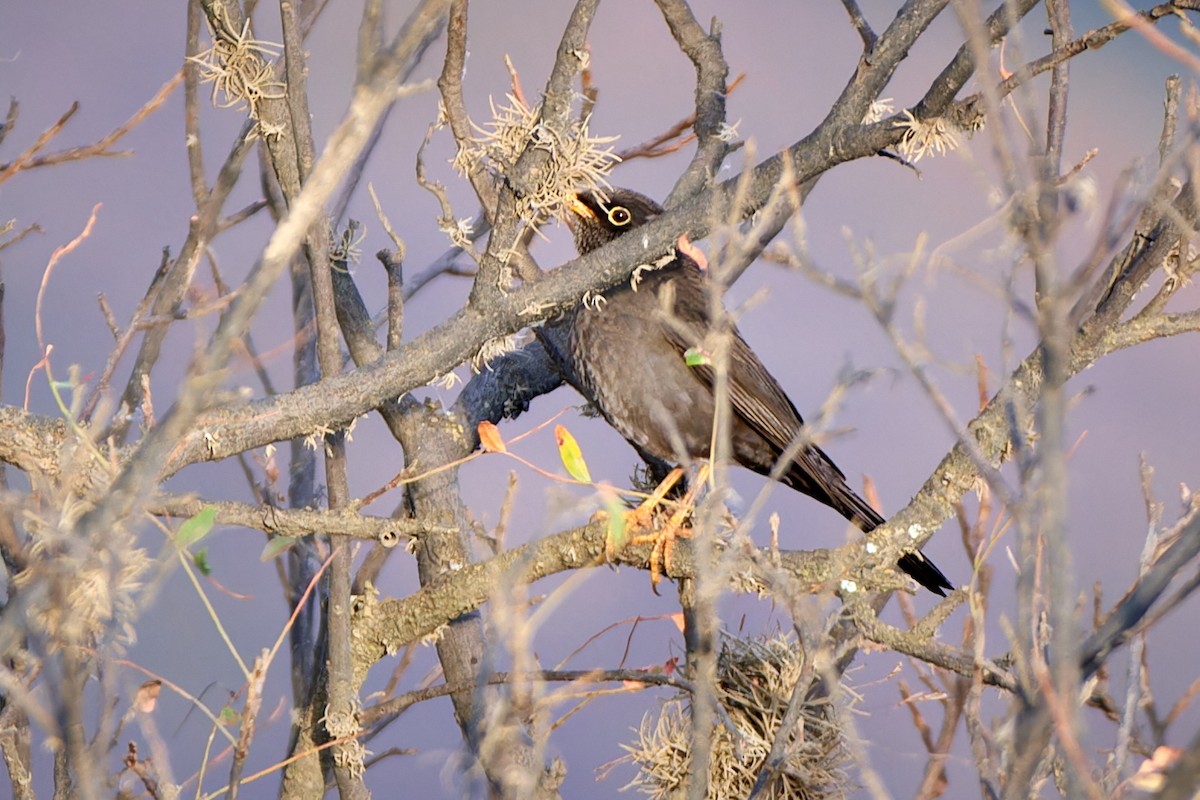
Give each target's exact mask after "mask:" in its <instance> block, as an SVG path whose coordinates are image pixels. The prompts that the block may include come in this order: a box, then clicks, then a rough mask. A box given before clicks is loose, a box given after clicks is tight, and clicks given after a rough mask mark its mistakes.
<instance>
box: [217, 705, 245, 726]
mask: <svg viewBox="0 0 1200 800" xmlns="http://www.w3.org/2000/svg"><path fill="white" fill-rule="evenodd" d="M217 719H219V720H220V721H221V724H222V725H225V726H226V727H229V728H234V727H237V724H238V723H239V722H241V720H242V715H241V714H239V713H238V710H237V709H236V708H233V707H232V706H225V707H224V708H222V709H221V713H220V714H218V715H217Z"/></svg>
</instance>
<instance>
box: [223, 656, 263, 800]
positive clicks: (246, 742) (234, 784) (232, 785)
mask: <svg viewBox="0 0 1200 800" xmlns="http://www.w3.org/2000/svg"><path fill="white" fill-rule="evenodd" d="M266 679H267V664H266V662H265V660H264V658H263V657H262V656H259V657H258V658H257V659H255V661H254V669H253V670H251V674H250V682H249V684H248V685H247V687H246V705H245V707H244V708H243V709H242V724H241V732H240V733H239V735H238V743H237V746H236V747H235V748H234V750H233V759H232V761H231V762H230V765H229V792H228V794H227V797H228V798H229V800H237V796H238V790H239V789H240V788H241V784H242V773H243V772H244V771H245V768H246V757H247V756H248V755H249V754H250V743H251V742H253V741H254V731H255V726H256V723H257V722H258V712H259V711H260V710H262V690H263V683H264V682H265V681H266Z"/></svg>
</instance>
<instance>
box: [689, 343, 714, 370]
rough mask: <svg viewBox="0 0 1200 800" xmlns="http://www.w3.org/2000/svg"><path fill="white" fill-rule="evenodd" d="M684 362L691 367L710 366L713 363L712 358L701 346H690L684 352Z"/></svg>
mask: <svg viewBox="0 0 1200 800" xmlns="http://www.w3.org/2000/svg"><path fill="white" fill-rule="evenodd" d="M683 363H685V364H687V365H688V366H689V367H708V366H711V365H712V359H711V358H710V357H709V355H708V353H706V352H704V351H703V350H702V349H700V348H699V347H689V348H688V349H687V352H685V353H684V354H683Z"/></svg>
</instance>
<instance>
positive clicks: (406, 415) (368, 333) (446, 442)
mask: <svg viewBox="0 0 1200 800" xmlns="http://www.w3.org/2000/svg"><path fill="white" fill-rule="evenodd" d="M334 283H335V286H336V289H337V292H336V294H337V309H338V317H339V321H340V323H341V327H342V330H343V332H344V334H345V337H346V341H347V344H348V345H349V347H350V352H351V355H352V357H353V358H354V360H355V362H356V363H362V362H363V361H368V360H372V359H374V358H378V357H379V356H380V355H382V352H383V350H382V348H380V347H379V344H378V343H377V342H376V341H375V339H374V333H373V328H372V326H371V324H370V317H369V315H368V314H367V312H366V308H365V306H364V305H363V303H362V299H361V297H360V296H359V295H358V292H357V290H356V289H355V287H354V285H353V281H352V280H351V278H350V276H349V274H347V273H343V272H337V273H334ZM547 372H548V371H547ZM504 373H509V374H511V372H510V370H507V369H497V370H496V371H495V372H487V373H481V374H480V375H477V376H476V377H475V378H474V379H473V380H472V381H471V383H470V384H468V386H467V387H465V388H464V390H463V392H462V394H461V395H460V398H459V401H458V402H459V406H460V408H461V407H462V404H463V403H469V402H470V401H471V398H478V397H479V390H478V389H476V390H475V391H472V387H473V386H476V385H482V384H487V383H489V382H490V378H489V377H487V376H491V375H496V374H504ZM556 385H557V381H556ZM502 388H507V387H502ZM494 405H497V404H496V403H494V402H493V407H494ZM380 413H381V414H382V416H383V418H384V420H385V422H387V424H388V427H389V429H390V430H391V431H392V434H393V436H395V437H396V438H397V440H398V441H399V442H400V443H401V446H402V447H403V449H404V453H405V460H406V462H409V463H412V462H413V460H417V461H419V462H420V464H421V465H422V468H423V469H425V470H430V469H433V468H436V467H438V466H441V465H442V464H448V463H452V462H453V461H455V460H457V459H459V458H461V457H462V456H464V455H466V454H468V453H470V452H471V451H472V450H474V449H475V442H474V441H473V439H472V440H471V441H469V442H464V441H463V440H462V438H461V436H460V435H457V433H456V432H457V431H460V430H469V431H471V432H472V433H474V430H475V424H473V423H470V422H469V421H467V420H463V419H462V416H463V413H462V411H459V413H458V414H455V415H453V416H446V415H442V414H440V413H439V412H437V411H436V410H435V409H431V408H426V407H424V406H420V405H418V404H417V403H415V402H414V401H412V400H411V399H410V400H408V401H407V402H404V401H401V402H398V403H389V404H388V405H386V406H383V407H381V408H380ZM498 418H499V417H498V416H497V417H496V419H498ZM410 497H411V505H412V508H413V510H414V512H415V516H416V519H417V520H419V521H422V522H425V523H431V524H432V528H436V530H431V531H430V532H429V533H428V534H426V535H424V536H421V537H419V538H418V540H417V541H418V546H417V549H416V555H417V570H418V574H419V576H420V578H421V583H422V585H425V584H427V583H429V582H431V581H433V580H435V579H436V578H438V577H439V576H443V575H445V574H446V573H447V571H448V570H451V569H452V565H454V566H459V567H460V566H462V565H465V564H469V563H470V562H471V560H472V558H471V552H470V545H469V540H468V532H469V530H470V526H469V523H468V517H467V514H466V509H465V508H464V507H463V506H462V500H461V496H460V494H459V490H458V477H457V470H446V471H443V472H439V473H436V474H433V475H430V476H429V477H426V478H424V479H422V480H418V481H415V482H414V483H412V484H410ZM450 574H451V575H453V574H454V573H453V572H450ZM364 624H365V620H358V621H357V622H356V625H357V626H358V627H359V628H362V627H363V626H364ZM442 624H444V625H447V626H448V627H447V628H446V630H445V633H444V634H443V635H442V636H441V637H439V639H438V641H437V650H438V658H439V660H440V662H441V664H442V671H443V674H444V675H445V676H446V681H447V683H449V684H450V685H455V686H464V687H473V686H474V685H475V681H476V678H477V674H476V665H478V664H482V663H484V662H485V658H486V641H487V640H486V630H485V629H484V626H483V622H482V619H481V618H480V616H479V614H478V613H477V611H476V610H475V609H472V610H471V611H470V612H467V613H463V614H455V615H454V616H452V617H448V618H447V619H446V620H444V621H443V623H442ZM368 641H369V640H368ZM355 657H356V659H357V661H356V668H357V669H358V670H360V671H361V672H362V673H363V674H365V672H366V669H367V668H368V667H369V666H370V665H371V664H373V663H374V661H375V660H377V659H376V658H375V657H373V656H372V655H367V654H365V653H364V652H362V651H359V652H357V653H356V656H355ZM482 699H483V698H481V697H480V696H478V695H477V694H476V692H474V691H473V690H472V689H463V690H461V691H457V692H454V693H452V694H451V700H452V702H453V704H454V709H455V718H456V720H457V721H458V724H459V727H460V729H461V730H462V731H463V736H464V739H465V740H466V742H467V744H468V747H469V748H470V750H471V752H472V754H473V755H475V756H476V757H477V758H479V759H480V761H481V765H482V766H483V769H484V772H485V774H486V775H487V777H488V781H489V783H490V784H491V785H492V787H493V788H497V789H501V788H503V787H505V786H506V785H507V784H506V781H509V780H511V779H512V778H513V776H525V777H526V778H528V779H529V780H530V781H532V782H533V784H534V785H538V784H539V783H540V780H539V779H538V777H537V776H538V775H539V774H540V773H542V772H543V771H544V768H542V767H539V766H537V765H536V763H535V762H534V758H533V755H534V754H533V751H532V749H531V748H530V747H529V746H528V744H527V743H526V742H525V741H523V740H522V738H521V737H520V736H518V735H516V732H518V731H520V729H521V727H520V725H519V724H516V723H517V721H516V720H512V721H510V724H504V721H503V720H489V719H487V713H488V709H487V708H485V706H484V704H483V703H482V702H481V701H482ZM493 724H494V725H495V729H496V730H498V731H504V732H505V734H504V735H505V736H506V739H505V740H501V734H499V733H494V732H493V731H492V730H490V729H489V726H490V725H493ZM489 736H491V737H492V738H491V740H490V741H486V742H485V740H486V739H488V737H489ZM485 745H486V746H485ZM539 791H540V790H539ZM539 796H546V797H550V796H554V792H553V791H552V790H547V792H546V793H545V794H544V795H539Z"/></svg>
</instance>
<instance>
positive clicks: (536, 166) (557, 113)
mask: <svg viewBox="0 0 1200 800" xmlns="http://www.w3.org/2000/svg"><path fill="white" fill-rule="evenodd" d="M598 4H599V0H577V2H576V4H575V8H574V9H573V10H572V12H571V17H570V19H569V20H568V21H567V25H566V28H565V29H564V30H563V35H562V38H561V40H560V41H559V44H558V50H557V52H556V53H555V57H554V66H553V67H552V68H551V70H550V77H549V78H548V79H547V81H546V88H545V90H544V92H543V95H542V103H541V110H540V119H539V123H538V126H539V128H543V129H545V131H546V132H545V133H543V134H541V135H542V136H543V137H546V138H550V139H553V140H559V141H561V140H563V139H565V138H566V137H567V134H568V133H569V131H570V126H571V106H572V100H573V98H574V91H573V89H572V84H573V82H574V80H575V76H576V75H577V74H578V73H579V71H580V70H581V69H582V68H583V65H584V63H585V62H584V59H585V52H586V50H587V33H588V29H589V27H590V26H591V23H592V17H593V16H594V15H595V13H596V6H597V5H598ZM447 63H449V59H447ZM460 76H461V73H460ZM550 159H551V154H550V152H549V151H548V150H546V149H544V148H542V147H538V146H536V142H535V141H534V140H532V139H531V140H530V142H529V143H528V144H527V145H526V147H525V150H524V152H522V153H521V155H520V156H518V158H517V162H516V164H514V165H513V167H512V169H511V170H509V172H508V173H507V174H505V176H504V181H503V183H502V184H501V186H500V190H499V195H498V198H497V204H496V206H495V209H496V211H495V215H494V216H493V218H492V220H491V222H492V235H491V236H490V237H488V244H487V249H486V250H485V251H484V254H483V259H482V260H481V261H480V264H479V271H478V273H477V274H476V276H475V281H474V283H473V284H472V285H471V295H470V299H469V304H470V305H472V306H480V305H486V304H487V303H489V302H490V301H491V300H492V299H493V298H494V297H496V296H498V295H500V294H501V293H503V292H504V291H506V284H507V283H508V281H507V279H506V278H505V277H504V273H505V272H506V271H507V270H509V269H511V268H512V266H513V264H514V263H518V264H520V263H523V260H522V262H514V251H519V252H521V253H524V252H525V247H524V246H523V245H521V243H520V237H521V235H522V219H521V216H520V214H519V213H518V208H519V200H520V198H522V197H525V196H529V195H532V194H534V187H535V185H536V184H537V182H538V179H539V178H540V177H541V175H542V173H543V172H544V171H545V170H546V169H547V168H548V167H549V164H550ZM480 199H481V200H482V197H481V198H480ZM485 208H486V206H485ZM521 277H522V278H523V279H525V280H532V279H533V278H535V277H536V274H534V273H528V274H522V275H521Z"/></svg>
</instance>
